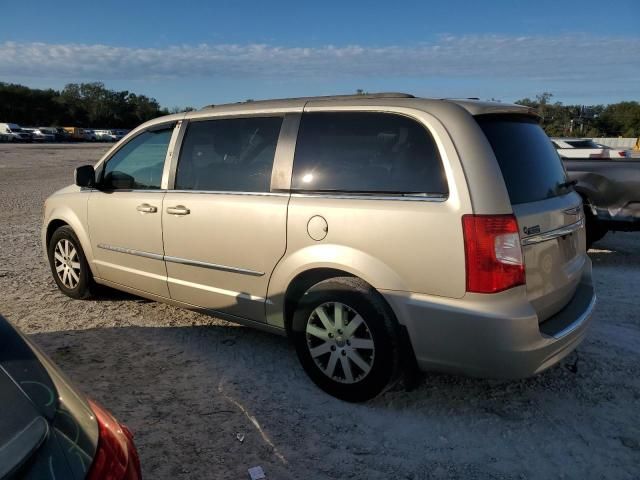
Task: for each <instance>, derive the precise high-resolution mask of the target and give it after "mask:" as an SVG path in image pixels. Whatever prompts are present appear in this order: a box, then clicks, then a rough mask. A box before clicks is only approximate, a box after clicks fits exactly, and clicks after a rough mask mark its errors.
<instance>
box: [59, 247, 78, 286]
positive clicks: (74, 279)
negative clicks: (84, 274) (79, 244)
mask: <svg viewBox="0 0 640 480" xmlns="http://www.w3.org/2000/svg"><path fill="white" fill-rule="evenodd" d="M53 261H54V266H55V269H56V274H57V275H58V278H59V279H60V281H61V282H62V284H63V285H64V286H65V287H66V288H68V289H70V290H73V289H74V288H76V286H78V283H79V282H80V258H79V257H78V250H77V249H76V247H75V246H74V245H73V243H71V241H69V240H67V239H66V238H63V239H61V240H59V241H58V243H57V244H56V248H55V250H54V252H53Z"/></svg>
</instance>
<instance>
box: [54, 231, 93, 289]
mask: <svg viewBox="0 0 640 480" xmlns="http://www.w3.org/2000/svg"><path fill="white" fill-rule="evenodd" d="M47 252H48V256H49V265H50V266H51V273H52V274H53V279H54V280H55V282H56V284H57V285H58V288H59V289H60V291H61V292H62V293H64V294H65V295H67V296H69V297H71V298H76V299H85V298H89V297H90V296H91V294H92V291H91V287H92V286H93V277H92V276H91V270H90V269H89V264H88V263H87V259H86V257H85V255H84V251H83V250H82V247H81V246H80V241H79V240H78V237H77V236H76V234H75V232H74V231H73V229H72V228H71V227H69V226H68V225H65V226H63V227H60V228H58V229H57V230H56V231H55V232H54V233H53V235H52V236H51V240H50V241H49V246H48V249H47Z"/></svg>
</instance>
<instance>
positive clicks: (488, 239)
mask: <svg viewBox="0 0 640 480" xmlns="http://www.w3.org/2000/svg"><path fill="white" fill-rule="evenodd" d="M462 228H463V231H464V248H465V256H466V266H467V291H468V292H475V293H496V292H501V291H503V290H507V289H508V288H511V287H515V286H517V285H524V283H525V276H524V261H523V258H522V247H521V246H520V235H519V233H518V222H517V221H516V219H515V217H514V216H513V215H463V216H462Z"/></svg>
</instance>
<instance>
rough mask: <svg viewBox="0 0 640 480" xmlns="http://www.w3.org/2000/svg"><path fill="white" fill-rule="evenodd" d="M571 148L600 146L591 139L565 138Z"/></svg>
mask: <svg viewBox="0 0 640 480" xmlns="http://www.w3.org/2000/svg"><path fill="white" fill-rule="evenodd" d="M565 142H567V143H568V144H569V145H571V146H572V147H573V148H600V147H599V146H598V144H597V143H595V142H594V141H593V140H565Z"/></svg>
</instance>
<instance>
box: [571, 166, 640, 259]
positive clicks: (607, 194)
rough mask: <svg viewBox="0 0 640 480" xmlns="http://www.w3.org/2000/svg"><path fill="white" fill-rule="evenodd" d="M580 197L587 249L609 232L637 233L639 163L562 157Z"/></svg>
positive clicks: (639, 224) (638, 216)
mask: <svg viewBox="0 0 640 480" xmlns="http://www.w3.org/2000/svg"><path fill="white" fill-rule="evenodd" d="M563 162H564V165H565V167H566V169H567V172H568V175H569V178H570V179H571V180H572V181H574V182H575V183H576V186H575V189H576V191H577V192H578V193H579V194H580V195H581V196H582V199H583V203H584V210H585V218H586V228H587V247H588V248H590V247H591V245H592V244H593V243H594V242H597V241H598V240H600V239H602V238H603V237H604V236H605V235H606V234H607V232H609V231H623V232H632V231H640V162H638V160H634V159H633V158H631V157H629V158H621V159H614V158H608V159H598V158H564V159H563Z"/></svg>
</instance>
